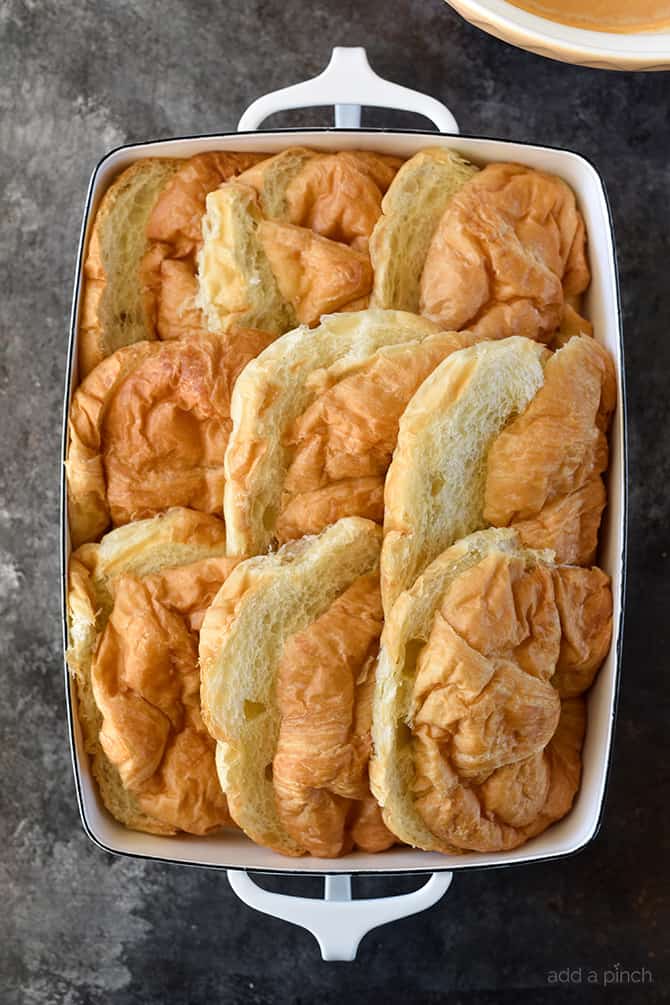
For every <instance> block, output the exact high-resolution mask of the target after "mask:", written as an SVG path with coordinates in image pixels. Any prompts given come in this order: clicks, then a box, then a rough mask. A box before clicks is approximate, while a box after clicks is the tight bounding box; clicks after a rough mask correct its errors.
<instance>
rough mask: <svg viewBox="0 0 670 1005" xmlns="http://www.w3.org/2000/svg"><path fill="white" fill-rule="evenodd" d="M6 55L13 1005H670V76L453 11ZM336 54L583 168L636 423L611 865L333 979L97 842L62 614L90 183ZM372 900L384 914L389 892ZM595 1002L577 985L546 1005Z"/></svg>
mask: <svg viewBox="0 0 670 1005" xmlns="http://www.w3.org/2000/svg"><path fill="white" fill-rule="evenodd" d="M0 31H1V34H2V48H1V51H0V88H1V89H0V151H1V153H0V198H1V199H2V203H3V210H2V214H1V216H0V227H2V232H3V236H2V240H1V241H0V262H1V265H2V276H3V281H2V287H1V289H2V295H1V296H0V323H1V325H2V338H1V341H0V408H1V417H0V428H1V430H2V435H1V439H0V483H1V487H0V619H1V620H0V659H1V661H2V678H1V681H2V683H1V685H0V686H1V687H2V701H1V702H0V730H1V732H0V736H1V743H2V762H3V764H2V768H3V778H4V781H3V784H2V789H1V805H2V810H1V811H0V847H1V848H2V859H3V864H2V885H1V888H0V889H1V894H0V896H1V897H2V905H1V906H0V961H1V963H0V971H1V975H0V982H1V986H0V1000H1V1001H2V1003H3V1005H4V1003H7V1005H13V1003H18V1002H26V1003H35V1005H55V1003H61V1002H63V1003H68V1005H84V1003H89V1002H94V1003H97V1002H104V1003H109V1005H122V1003H123V1005H140V1003H142V1005H144V1003H147V1002H156V1003H158V1002H161V1003H162V1002H166V1001H170V1002H176V1003H201V1002H208V1003H209V1002H216V1003H222V1005H228V1003H237V1002H253V1003H266V1002H268V1003H269V1002H284V1001H287V1002H288V1001H295V1002H304V1003H309V1002H313V1001H316V1000H318V1001H320V1002H324V1003H327V1002H339V1001H346V1000H355V1001H361V1002H376V1001H380V1002H381V1001H384V1002H389V1003H394V1002H398V1003H400V1002H403V1003H404V1002H477V1003H487V1002H489V1001H501V1002H507V1001H509V1002H522V1001H523V1002H526V1001H527V1002H538V1001H544V1000H547V999H548V998H549V996H548V991H547V987H548V986H547V974H548V972H549V971H552V970H559V969H561V968H565V967H570V968H573V969H575V968H579V967H582V968H584V971H583V980H584V981H585V980H586V969H587V968H591V969H594V970H598V971H601V972H602V970H603V969H605V968H611V967H613V966H614V965H615V964H616V963H620V964H621V967H622V968H640V967H646V968H648V969H649V970H651V972H652V973H653V977H654V984H653V987H649V986H647V987H646V988H645V989H642V990H639V989H635V988H633V987H626V988H623V987H620V988H619V989H618V990H613V989H611V988H610V989H609V990H608V992H606V994H607V995H609V997H608V1001H642V1000H644V1001H649V1002H652V1001H662V1000H667V997H666V994H664V992H665V993H667V990H668V976H669V974H668V959H667V955H666V952H667V951H666V950H665V949H664V946H665V945H666V943H667V939H664V936H666V935H667V930H668V922H669V920H670V919H669V917H668V907H667V900H668V879H667V871H666V863H667V860H668V850H669V849H668V835H667V826H666V831H665V834H664V833H663V822H664V817H665V823H666V825H667V784H668V772H667V763H666V757H667V751H668V744H667V735H668V728H667V694H668V689H667V656H666V651H665V644H666V640H667V637H668V620H669V618H668V601H669V599H670V583H669V582H668V575H667V566H668V560H667V551H668V516H669V514H668V499H667V485H668V482H669V481H670V470H669V464H668V432H667V430H668V418H669V417H668V403H669V401H670V394H668V388H667V384H668V372H669V370H668V368H669V365H670V341H669V339H668V318H669V317H670V284H669V283H668V279H667V272H668V259H669V252H670V248H669V238H668V232H669V228H668V222H669V214H668V203H669V193H670V185H669V183H670V158H669V156H668V155H669V154H670V142H669V140H668V135H669V134H668V126H669V122H668V107H669V105H668V76H667V75H666V74H657V75H643V74H639V75H632V74H622V75H617V74H610V73H604V72H601V71H591V70H582V69H577V68H572V67H566V66H563V65H560V64H557V63H556V64H555V63H551V62H548V61H546V60H542V59H540V58H538V57H535V56H531V55H527V54H525V53H521V52H518V51H516V50H514V49H511V48H509V47H507V46H505V45H503V44H501V43H499V42H497V41H495V40H493V39H489V38H487V37H485V36H484V35H483V34H481V33H480V32H478V31H476V30H475V29H473V28H470V27H469V26H468V25H466V24H464V23H463V22H462V21H461V20H460V19H459V18H458V17H457V16H456V15H455V14H454V13H452V12H451V10H450V9H449V8H447V7H446V6H445V5H444V4H443V3H441V2H440V0H395V2H393V3H383V2H381V0H366V2H364V3H355V2H352V0H336V2H334V0H309V2H308V0H284V2H283V3H279V2H262V0H234V2H230V0H228V2H226V0H216V2H214V0H211V2H198V3H196V2H191V3H189V2H188V0H170V2H165V3H163V2H160V0H155V2H152V3H149V2H141V0H136V2H131V0H112V2H111V3H110V2H107V3H103V2H95V0H90V2H64V0H25V2H19V0H3V2H0ZM335 44H362V45H366V46H367V47H368V51H369V55H370V59H371V61H372V63H373V65H374V66H375V68H376V69H377V70H378V71H379V72H380V73H382V74H384V75H386V76H389V77H391V78H392V79H394V80H397V81H399V82H401V83H404V84H407V85H410V86H413V87H416V88H419V89H421V90H425V91H428V92H430V93H432V94H434V95H435V96H436V97H439V98H441V99H442V100H444V101H445V102H446V103H447V104H449V106H450V107H451V108H452V110H453V111H454V113H455V114H456V116H457V118H458V120H459V122H460V123H461V125H462V127H463V129H464V131H468V132H472V133H475V134H477V133H479V134H482V135H485V136H486V135H489V136H501V137H509V138H516V139H522V140H535V141H538V142H540V143H549V144H560V145H565V146H569V147H573V148H574V149H576V150H579V151H582V152H583V153H584V154H586V155H587V156H589V157H591V158H593V160H594V161H595V162H596V163H597V164H598V166H599V167H600V168H601V170H602V171H603V173H604V175H605V177H606V180H607V185H608V188H609V193H610V197H611V200H612V204H613V210H614V215H615V219H616V230H617V237H618V244H619V253H620V263H621V281H622V292H623V302H624V310H625V325H626V351H627V377H628V390H629V409H630V420H631V421H630V447H631V465H630V468H631V470H630V475H631V503H632V508H631V525H630V574H629V593H628V616H627V638H626V647H625V662H624V677H623V688H622V694H621V706H620V712H619V721H618V726H617V736H616V753H615V759H614V768H613V774H612V780H611V787H610V792H609V797H608V801H607V809H606V816H605V823H604V826H603V828H602V830H601V832H600V835H599V837H598V839H597V840H596V841H595V843H593V844H592V845H591V846H590V847H589V848H588V849H587V850H586V851H585V852H583V853H582V854H580V855H578V856H577V857H575V858H572V859H570V860H566V861H563V862H557V863H555V864H552V865H539V866H531V867H526V868H522V869H510V870H505V871H501V872H482V873H479V874H477V873H472V874H468V875H463V876H459V877H457V878H456V880H455V881H454V884H453V887H452V890H451V891H450V892H449V894H448V896H447V897H446V898H445V900H444V901H443V903H442V904H440V905H439V906H437V907H436V908H434V909H433V910H432V911H430V912H428V913H427V914H425V915H420V916H418V917H417V918H413V919H409V920H405V921H401V922H398V923H396V924H395V925H393V926H392V927H390V928H386V929H381V930H378V931H377V932H375V933H373V934H372V935H370V936H368V937H367V938H366V939H365V941H364V942H363V944H362V946H361V950H360V953H359V959H358V962H357V963H355V964H353V965H343V964H341V965H332V964H323V963H321V962H320V961H319V959H318V954H317V949H316V945H315V943H314V942H313V940H312V938H311V936H309V935H308V934H306V933H304V932H302V931H301V930H299V929H296V928H292V927H290V926H288V925H285V924H282V923H280V922H278V921H274V920H272V919H269V918H265V917H262V916H260V915H257V914H255V913H253V912H251V911H249V910H247V909H246V908H245V907H243V906H242V905H241V904H240V903H239V902H237V901H236V899H235V898H234V897H233V895H232V893H231V891H230V890H229V888H228V885H227V883H226V880H225V877H224V876H222V875H219V874H215V873H210V872H204V871H195V870H189V869H185V868H182V869H179V868H168V867H165V866H162V865H158V864H151V863H143V862H133V861H125V860H122V859H115V858H111V857H107V856H105V855H104V854H103V853H101V852H100V851H98V850H96V848H94V847H93V845H91V844H90V843H89V842H88V841H87V839H86V838H85V836H84V834H83V832H82V829H81V826H80V824H79V820H78V817H77V811H76V806H75V798H74V788H73V783H72V778H71V771H70V764H69V755H68V750H67V744H66V736H65V729H64V715H63V684H62V670H61V649H60V622H59V612H58V558H57V519H58V516H57V508H58V446H59V436H60V421H61V416H60V410H61V394H62V385H63V371H64V362H65V346H66V337H67V316H68V310H69V301H70V295H71V282H72V274H73V267H74V259H75V248H76V241H77V234H78V229H79V226H80V218H81V211H82V203H83V197H84V193H85V188H86V184H87V181H88V177H89V174H90V172H91V169H92V168H93V166H94V165H95V163H96V161H97V160H98V158H99V157H100V156H101V155H102V154H103V153H105V151H107V150H108V149H109V148H110V147H114V146H116V145H117V144H119V143H124V142H127V141H134V140H140V139H143V138H154V137H156V138H157V137H163V136H173V135H180V134H188V133H194V132H215V131H217V130H230V129H233V128H234V126H235V124H236V122H237V118H238V117H239V114H240V112H241V110H242V109H243V108H244V107H245V106H246V105H247V104H248V103H249V102H250V101H251V100H252V99H253V98H255V97H256V96H257V95H258V94H260V93H262V92H264V91H267V90H270V89H273V88H277V87H280V86H283V85H286V84H289V83H292V82H294V81H296V80H299V79H302V78H305V77H307V76H310V75H313V74H314V73H316V72H318V71H319V70H320V69H321V68H322V67H323V66H324V65H325V63H326V62H327V59H328V54H329V50H330V48H331V46H332V45H335ZM282 121H283V123H284V124H286V123H289V122H291V123H304V122H308V123H310V122H311V123H314V122H322V123H323V122H325V121H327V120H326V119H325V118H324V117H320V116H318V115H315V114H314V113H309V114H307V115H304V116H294V117H291V118H290V119H289V118H285V119H283V120H282ZM371 121H374V122H376V123H378V124H379V123H380V122H389V121H393V123H394V124H408V120H407V119H406V118H402V117H398V118H397V119H392V120H390V119H389V118H388V117H385V118H384V117H382V118H381V119H380V118H379V116H377V117H376V118H375V119H373V120H371ZM410 124H411V123H410ZM362 885H363V888H364V889H365V892H367V893H368V894H373V895H375V894H377V893H379V892H381V890H382V888H383V890H384V891H386V890H388V889H393V890H399V889H400V888H401V887H402V881H396V882H395V883H391V884H390V885H389V884H388V883H387V885H386V886H384V882H380V881H372V880H371V881H367V882H366V883H365V884H362ZM297 888H299V884H296V885H295V887H294V889H297ZM596 998H597V996H596V994H595V992H593V991H592V990H591V989H590V988H588V987H586V986H585V984H584V985H581V986H580V985H578V984H574V983H573V985H572V987H571V988H569V989H567V990H556V991H555V992H554V993H553V994H552V995H551V998H550V1000H551V1001H552V1002H553V1001H555V1002H559V1001H563V1000H566V1001H567V1000H568V999H569V1000H570V1001H571V1002H575V1001H593V1000H596ZM597 1000H599V998H597Z"/></svg>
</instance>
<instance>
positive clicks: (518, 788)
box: [371, 530, 612, 852]
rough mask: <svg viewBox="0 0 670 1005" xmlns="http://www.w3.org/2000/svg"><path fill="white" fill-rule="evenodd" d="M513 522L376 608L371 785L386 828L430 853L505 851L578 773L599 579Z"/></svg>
mask: <svg viewBox="0 0 670 1005" xmlns="http://www.w3.org/2000/svg"><path fill="white" fill-rule="evenodd" d="M549 556H550V553H542V552H532V551H527V550H524V549H523V548H522V547H521V544H520V542H519V539H518V536H517V535H516V533H515V532H514V531H510V530H503V531H496V530H489V531H481V532H479V533H476V534H473V535H471V536H470V537H467V538H464V539H463V540H461V541H459V542H458V543H457V544H455V545H453V546H452V547H451V548H450V549H448V550H447V551H446V552H444V553H443V554H442V555H441V556H440V557H438V558H437V559H436V560H435V561H434V562H433V563H432V564H431V565H430V566H428V568H427V569H426V571H425V573H424V574H423V575H422V576H421V577H420V578H419V579H418V580H417V582H416V583H415V585H414V586H413V587H412V589H411V590H410V591H408V592H406V593H403V594H401V596H400V597H399V598H398V600H397V601H396V604H395V605H394V607H393V608H392V610H391V612H390V614H389V615H388V617H387V621H386V625H385V628H384V635H383V637H382V651H381V656H380V661H379V666H378V670H377V687H376V692H375V706H374V716H373V740H374V746H375V757H374V761H373V764H372V766H371V780H372V785H373V791H374V793H375V795H376V796H377V798H378V800H379V801H380V803H381V805H382V807H383V811H384V820H385V822H386V824H387V826H388V827H389V828H390V829H391V830H392V831H393V832H394V833H395V834H397V835H398V837H400V838H401V839H402V840H404V841H407V842H409V843H411V844H414V845H417V846H418V847H421V848H425V849H427V850H434V851H445V852H449V851H465V850H471V851H501V850H508V849H510V848H515V847H517V846H518V845H520V844H523V843H524V842H525V841H527V840H528V839H529V838H530V837H533V836H534V835H536V834H539V833H540V832H541V831H543V830H544V829H545V828H546V827H548V826H549V825H550V824H551V823H553V822H554V821H555V820H558V819H560V817H562V816H564V815H565V814H566V813H567V812H568V810H569V809H570V807H571V805H572V801H573V798H574V795H575V792H576V791H577V787H578V785H579V778H580V770H581V765H580V751H581V745H582V737H583V733H584V724H585V713H584V704H583V700H582V698H581V697H580V696H581V695H582V694H583V692H584V691H585V690H587V688H588V687H589V686H590V685H591V682H592V681H593V678H594V676H595V673H596V672H597V670H598V668H599V667H600V665H601V663H602V661H603V660H604V658H605V656H606V654H607V651H608V648H609V644H610V637H611V622H612V596H611V590H610V582H609V578H608V577H607V576H606V575H605V574H604V573H603V572H601V571H600V570H599V569H596V568H593V569H580V568H575V567H570V566H556V565H554V564H553V563H552V562H551V561H550V558H549Z"/></svg>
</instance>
